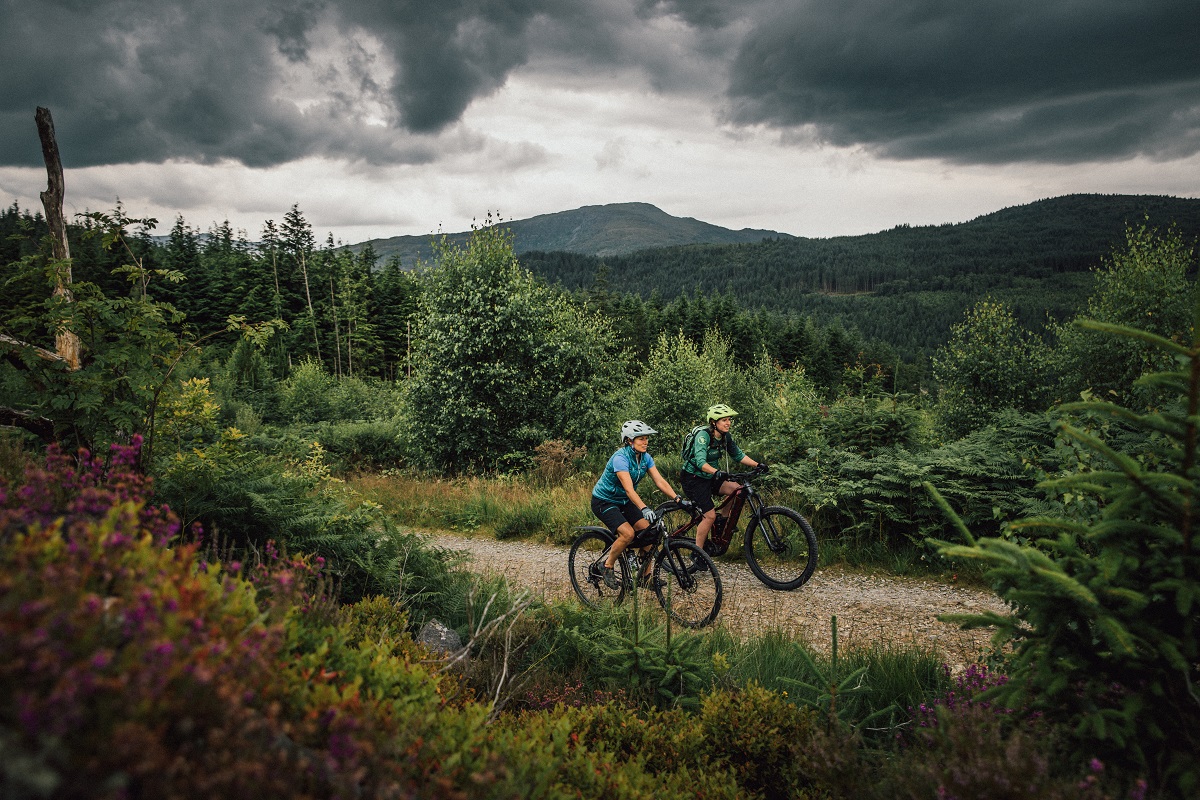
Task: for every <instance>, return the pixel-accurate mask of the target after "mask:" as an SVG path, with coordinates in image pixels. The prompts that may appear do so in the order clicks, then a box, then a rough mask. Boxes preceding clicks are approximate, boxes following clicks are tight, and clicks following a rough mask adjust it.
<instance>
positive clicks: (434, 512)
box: [348, 471, 597, 544]
mask: <svg viewBox="0 0 1200 800" xmlns="http://www.w3.org/2000/svg"><path fill="white" fill-rule="evenodd" d="M348 480H349V483H350V485H351V486H352V487H353V488H354V489H355V490H356V491H358V492H359V493H360V494H361V495H362V496H363V497H364V498H365V499H367V500H370V501H372V502H374V503H378V504H379V505H380V506H382V507H383V510H384V513H385V514H387V515H388V516H389V517H391V518H392V519H393V520H395V521H396V522H398V523H400V524H402V525H405V526H408V527H412V528H421V529H424V530H435V531H436V530H441V531H461V532H464V533H483V534H489V535H492V536H495V537H496V538H500V539H518V538H519V539H533V540H535V541H548V542H553V543H555V544H568V543H570V542H571V541H573V540H574V538H575V532H574V528H575V527H577V526H579V525H594V524H597V523H596V520H595V518H594V517H593V516H592V512H591V505H590V504H591V499H590V498H591V491H592V485H593V483H594V482H595V478H594V477H593V476H590V475H585V474H579V475H576V476H574V477H572V478H570V479H568V480H567V481H565V482H564V483H562V484H561V485H559V486H542V485H539V484H538V482H535V481H531V480H526V479H523V478H521V477H501V478H479V477H466V478H439V477H434V476H425V475H418V474H413V473H400V472H394V471H389V472H383V473H378V474H372V475H356V476H352V477H350V478H349V479H348Z"/></svg>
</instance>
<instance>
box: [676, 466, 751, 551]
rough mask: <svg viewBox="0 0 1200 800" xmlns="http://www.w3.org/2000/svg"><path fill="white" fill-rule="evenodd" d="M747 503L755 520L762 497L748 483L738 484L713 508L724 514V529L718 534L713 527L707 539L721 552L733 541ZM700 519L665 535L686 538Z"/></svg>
mask: <svg viewBox="0 0 1200 800" xmlns="http://www.w3.org/2000/svg"><path fill="white" fill-rule="evenodd" d="M748 476H749V473H746V475H745V476H743V475H735V476H733V477H732V478H731V479H732V480H734V481H735V482H736V481H737V479H738V478H743V477H748ZM747 503H749V504H750V513H751V516H752V518H754V519H757V518H758V516H759V512H760V511H761V510H762V508H763V506H764V505H765V504H764V503H763V499H762V497H760V496H759V494H758V492H757V491H755V489H754V486H752V485H751V484H750V483H749V482H748V481H747V482H745V483H740V482H739V485H738V488H737V489H736V490H734V492H733V494H729V495H722V496H721V499H720V500H718V501H717V503H716V505H714V506H713V508H714V509H715V510H716V511H717V512H718V513H720V512H721V511H725V512H726V513H724V514H721V516H723V517H725V527H724V528H722V529H721V530H720V531H719V532H718V531H717V530H716V526H715V525H714V526H713V529H712V530H710V531H709V533H708V538H709V539H711V540H712V541H713V543H714V544H716V545H717V546H718V547H719V548H720V551H721V552H724V551H725V549H726V548H728V547H729V543H730V542H732V541H733V532H734V531H735V530H736V529H737V525H738V522H739V521H740V520H741V516H742V510H743V509H744V508H745V507H746V504H747ZM700 519H701V517H700V516H695V517H692V518H691V519H690V520H689V521H688V522H687V524H685V525H684V526H683V527H681V528H678V529H677V530H675V531H671V532H669V533H668V534H667V535H668V536H671V537H679V536H686V535H687V534H688V532H689V531H691V530H692V529H693V528H695V527H696V526H697V525H699V524H700Z"/></svg>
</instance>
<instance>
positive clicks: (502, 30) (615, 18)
mask: <svg viewBox="0 0 1200 800" xmlns="http://www.w3.org/2000/svg"><path fill="white" fill-rule="evenodd" d="M1197 31H1200V2H1197V0H1151V2H1134V0H739V1H738V2H732V0H730V1H728V2H727V1H725V0H691V1H689V0H0V59H2V61H0V64H2V68H0V201H3V202H4V203H5V204H6V205H7V204H9V203H11V202H12V201H14V200H15V201H17V202H18V203H20V205H21V206H22V207H25V208H31V209H35V210H40V208H41V207H40V201H39V200H38V192H39V191H41V190H42V189H44V188H45V186H46V173H45V168H44V165H43V162H42V159H41V151H40V148H39V145H38V137H37V128H36V126H35V124H34V111H35V108H36V107H37V106H46V107H48V108H49V109H50V110H51V112H52V114H53V116H54V122H55V126H56V129H57V135H58V142H59V146H60V149H61V152H62V157H63V162H64V164H65V166H66V168H67V172H66V181H67V204H68V212H69V213H70V212H78V211H83V210H85V209H90V210H105V209H108V208H111V207H112V206H113V205H114V204H115V202H116V200H117V198H118V197H119V198H120V200H121V202H122V203H123V204H124V206H125V208H126V211H127V212H128V213H129V214H131V215H133V216H155V217H158V219H159V220H160V225H159V231H158V232H159V233H165V232H166V231H167V230H169V229H170V227H171V225H172V224H173V221H174V219H175V217H176V216H177V215H179V214H182V215H183V217H184V219H185V220H186V222H187V223H188V224H189V225H191V226H192V227H195V228H199V229H201V230H204V229H207V228H208V227H209V226H211V225H212V224H213V223H215V222H220V221H223V220H228V221H230V222H231V223H232V224H233V225H234V226H235V227H236V228H240V229H244V230H246V231H247V233H248V235H249V237H250V238H252V239H254V238H256V237H257V235H258V233H259V232H260V231H261V228H262V224H263V222H264V221H265V220H267V219H275V220H277V221H278V220H280V219H282V217H283V215H284V213H286V211H287V210H288V209H289V208H290V207H291V205H292V204H293V203H298V204H299V206H300V209H301V211H303V212H304V214H305V216H306V217H307V218H308V220H309V221H310V222H311V223H312V224H313V227H314V228H315V229H316V232H317V235H318V236H319V237H320V238H324V236H325V235H326V233H330V232H332V233H333V235H334V236H335V237H336V238H337V239H339V240H341V241H343V242H348V243H352V242H358V241H362V240H364V239H367V238H372V237H383V236H393V235H397V234H427V233H430V232H433V231H435V230H438V229H441V230H444V231H447V232H453V231H460V230H465V229H467V228H468V227H469V226H470V225H471V222H472V220H473V219H477V220H482V219H483V218H484V217H485V216H486V215H487V214H488V213H489V212H492V213H498V214H499V215H500V216H501V217H502V218H504V219H522V218H526V217H530V216H533V215H535V214H542V213H549V212H554V211H563V210H567V209H571V208H577V207H579V206H583V205H594V204H601V203H616V202H629V201H639V202H648V203H653V204H655V205H657V206H659V207H660V208H662V209H663V210H664V211H666V212H667V213H670V214H674V215H676V216H690V217H696V218H698V219H702V220H705V221H707V222H712V223H715V224H718V225H724V226H727V227H731V228H742V227H753V228H765V229H772V230H777V231H783V232H786V233H792V234H796V235H801V236H835V235H842V234H856V233H868V232H873V231H878V230H882V229H885V228H890V227H892V226H894V225H897V224H900V223H908V224H913V225H923V224H936V223H943V222H960V221H963V220H967V219H971V218H973V217H975V216H978V215H980V214H985V213H988V212H991V211H995V210H998V209H1000V208H1003V207H1006V206H1012V205H1018V204H1021V203H1027V202H1031V201H1033V200H1037V199H1041V198H1044V197H1054V196H1058V195H1063V194H1070V193H1075V192H1103V193H1122V194H1168V195H1175V196H1181V197H1197V196H1200V195H1198V191H1200V186H1198V183H1197V179H1198V178H1200V155H1198V151H1200V50H1198V49H1197V46H1198V45H1197V36H1196V33H1197Z"/></svg>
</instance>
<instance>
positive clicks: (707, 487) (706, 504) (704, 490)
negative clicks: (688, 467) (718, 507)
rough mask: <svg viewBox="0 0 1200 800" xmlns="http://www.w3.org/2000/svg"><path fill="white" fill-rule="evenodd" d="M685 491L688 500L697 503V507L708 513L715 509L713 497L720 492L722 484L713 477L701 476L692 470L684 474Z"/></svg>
mask: <svg viewBox="0 0 1200 800" xmlns="http://www.w3.org/2000/svg"><path fill="white" fill-rule="evenodd" d="M681 482H682V483H683V493H684V494H686V495H687V498H688V500H691V501H692V502H693V503H695V504H696V508H698V509H700V510H701V511H702V512H703V513H705V514H707V513H708V512H709V511H712V510H713V505H714V504H713V498H714V497H716V496H717V495H718V494H720V492H719V491H718V489H720V488H721V485H720V484H719V483H717V482H716V481H715V480H713V479H712V478H701V477H699V476H697V475H693V474H692V473H690V472H685V473H683V475H682V481H681Z"/></svg>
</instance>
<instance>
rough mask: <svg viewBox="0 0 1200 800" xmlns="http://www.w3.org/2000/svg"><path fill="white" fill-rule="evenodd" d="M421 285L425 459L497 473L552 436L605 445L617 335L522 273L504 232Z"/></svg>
mask: <svg viewBox="0 0 1200 800" xmlns="http://www.w3.org/2000/svg"><path fill="white" fill-rule="evenodd" d="M424 281H425V286H424V291H423V294H422V305H421V325H420V343H419V346H418V351H417V360H416V369H415V371H414V374H413V377H412V382H411V386H410V388H409V392H408V395H407V397H408V404H409V405H408V408H409V412H408V413H409V415H410V417H411V419H412V420H414V422H415V424H417V425H419V427H420V430H421V440H420V441H421V444H422V449H423V451H424V453H425V455H426V457H427V459H428V461H429V463H431V464H433V465H435V466H437V467H438V468H440V469H447V470H451V471H463V470H466V469H468V468H471V467H476V468H483V469H487V470H491V469H494V468H495V467H496V466H497V464H498V463H499V462H500V460H501V459H502V458H503V457H505V456H506V455H507V454H512V453H526V454H528V453H530V452H532V450H533V449H534V448H535V447H536V446H537V445H538V444H540V443H541V442H543V441H545V440H546V439H549V438H554V437H555V436H565V437H566V438H569V439H571V440H572V441H575V442H581V443H584V444H589V445H590V444H593V443H595V442H597V441H598V440H599V438H600V437H604V438H606V439H607V438H608V436H607V435H606V434H607V432H608V431H609V430H610V429H611V428H612V426H613V424H614V423H613V419H614V415H613V413H612V408H611V406H610V404H609V402H608V399H607V398H608V396H609V393H610V392H611V391H612V390H613V388H614V387H615V386H617V385H618V382H619V378H618V375H619V371H618V366H619V362H618V361H617V360H616V359H615V358H614V352H613V348H612V344H613V338H612V334H611V331H610V329H609V328H608V326H607V324H606V323H605V322H604V321H603V320H601V319H600V318H599V317H597V316H595V315H592V314H589V313H587V312H583V311H580V310H578V309H576V308H575V307H573V306H572V305H571V304H570V303H568V302H567V300H566V298H565V296H563V295H562V294H561V293H560V292H558V291H557V290H553V289H550V288H549V287H547V286H545V285H544V284H542V283H540V282H539V281H537V280H535V279H534V278H533V277H532V276H531V275H530V274H529V273H528V272H527V271H525V270H524V269H522V268H521V266H520V265H519V264H518V263H517V261H516V259H515V258H514V256H513V253H512V243H511V241H510V240H509V238H508V237H507V236H506V235H505V234H504V233H503V232H502V231H501V230H500V229H499V228H496V227H484V228H481V229H479V230H477V231H476V232H475V233H474V235H473V236H472V237H471V239H470V241H469V242H468V244H467V246H466V248H465V249H459V248H455V247H453V246H443V247H442V248H440V250H439V252H438V264H437V266H436V267H434V268H432V269H429V270H427V271H426V272H425V273H424Z"/></svg>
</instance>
